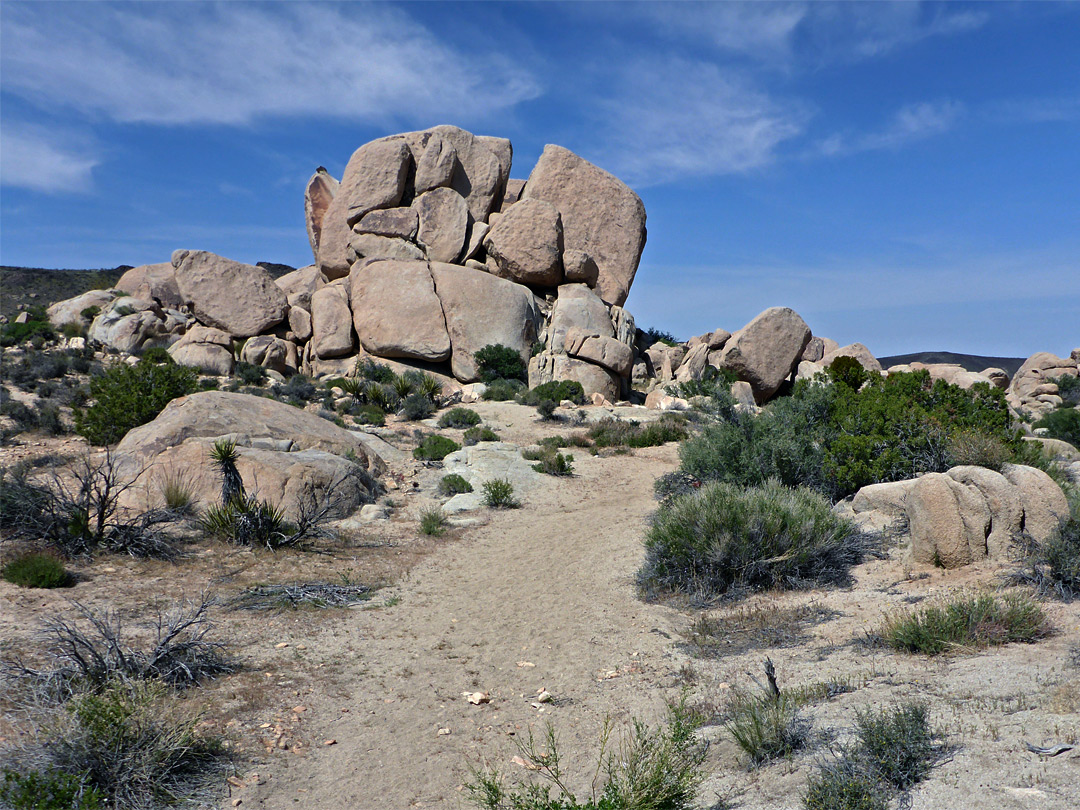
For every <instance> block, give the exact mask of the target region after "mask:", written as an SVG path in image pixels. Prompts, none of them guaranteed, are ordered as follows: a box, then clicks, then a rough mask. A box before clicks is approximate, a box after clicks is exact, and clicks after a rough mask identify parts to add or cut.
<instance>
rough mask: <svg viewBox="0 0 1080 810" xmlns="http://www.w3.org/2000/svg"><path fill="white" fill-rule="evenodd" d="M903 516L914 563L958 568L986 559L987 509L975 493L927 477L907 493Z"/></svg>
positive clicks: (943, 477)
mask: <svg viewBox="0 0 1080 810" xmlns="http://www.w3.org/2000/svg"><path fill="white" fill-rule="evenodd" d="M905 513H906V514H907V519H908V527H909V531H910V533H911V555H912V558H913V559H914V560H915V561H916V562H918V563H923V564H925V565H936V566H940V567H942V568H959V567H960V566H963V565H968V564H969V563H972V562H975V561H976V560H982V559H985V558H986V555H987V550H986V536H987V532H988V528H989V526H990V508H989V507H988V506H987V503H986V500H985V499H984V498H983V497H982V496H981V494H980V493H979V491H978V490H977V489H975V488H973V487H967V486H964V484H962V483H960V482H959V481H956V480H954V479H953V478H951V477H949V476H948V475H946V474H945V473H927V474H926V475H924V476H922V477H921V478H918V479H916V481H915V484H914V485H913V486H912V487H911V489H910V490H909V491H908V494H907V500H906V501H905Z"/></svg>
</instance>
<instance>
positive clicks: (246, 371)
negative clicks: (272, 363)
mask: <svg viewBox="0 0 1080 810" xmlns="http://www.w3.org/2000/svg"><path fill="white" fill-rule="evenodd" d="M234 373H235V374H236V379H238V380H239V381H240V382H241V383H243V384H244V385H254V386H257V387H260V388H261V387H262V386H263V384H264V383H265V382H266V378H267V374H266V369H265V368H263V367H262V366H256V365H254V364H252V363H245V362H244V361H243V360H241V361H240V362H239V363H237V364H236V369H235V371H234Z"/></svg>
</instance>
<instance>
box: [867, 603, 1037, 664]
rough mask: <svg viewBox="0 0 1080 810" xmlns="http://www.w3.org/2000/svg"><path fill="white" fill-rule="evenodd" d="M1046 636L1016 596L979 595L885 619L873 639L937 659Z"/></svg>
mask: <svg viewBox="0 0 1080 810" xmlns="http://www.w3.org/2000/svg"><path fill="white" fill-rule="evenodd" d="M1050 632H1051V628H1050V625H1049V623H1048V622H1047V620H1046V615H1045V614H1044V613H1043V610H1042V608H1041V607H1039V605H1038V603H1037V602H1035V601H1034V600H1033V599H1032V598H1031V597H1029V596H1026V595H1024V594H1020V593H1011V594H1005V595H1003V596H1002V597H1000V598H999V597H996V596H993V595H992V594H980V595H976V596H970V597H960V598H957V599H954V600H952V601H949V602H945V603H943V604H941V605H931V606H929V607H925V608H922V609H920V610H917V611H912V612H906V613H901V614H898V615H894V616H891V617H887V618H886V620H885V622H884V624H883V625H882V627H881V629H880V631H879V636H880V638H881V639H882V641H883V642H884V643H885V644H887V645H888V646H890V647H892V648H893V649H896V650H901V651H903V652H914V653H923V654H925V655H938V654H940V653H943V652H946V651H947V650H952V649H956V648H959V647H990V646H996V645H999V644H1009V643H1012V642H1018V641H1022V642H1026V643H1032V642H1035V641H1038V640H1039V639H1041V638H1045V637H1046V636H1047V635H1049V634H1050Z"/></svg>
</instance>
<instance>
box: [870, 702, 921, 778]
mask: <svg viewBox="0 0 1080 810" xmlns="http://www.w3.org/2000/svg"><path fill="white" fill-rule="evenodd" d="M928 717H929V710H928V709H927V707H926V704H924V703H908V704H906V705H903V706H896V707H894V708H892V709H882V710H880V711H876V712H875V711H873V710H872V709H868V710H866V711H860V712H858V713H857V714H856V717H855V735H856V738H857V743H856V745H855V751H854V754H855V756H856V757H857V758H858V759H860V760H862V761H863V762H865V763H866V764H867V765H868V766H869V768H870V771H871V773H873V774H875V775H877V776H878V777H879V778H880V779H882V780H883V781H885V782H888V783H889V784H890V785H892V786H893V787H895V788H897V789H898V790H907V789H908V788H909V787H911V786H912V785H914V784H915V783H917V782H921V781H922V780H923V779H925V778H926V777H927V776H928V775H929V773H930V769H931V767H933V764H934V759H935V756H936V750H937V749H936V746H935V744H934V732H933V730H932V729H931V728H930V723H929V720H928Z"/></svg>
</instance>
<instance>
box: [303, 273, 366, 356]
mask: <svg viewBox="0 0 1080 810" xmlns="http://www.w3.org/2000/svg"><path fill="white" fill-rule="evenodd" d="M311 343H312V348H313V351H314V352H315V354H316V356H318V357H320V358H322V359H326V358H329V357H343V356H346V355H350V354H353V353H354V352H355V351H356V344H355V342H354V341H353V317H352V308H351V307H350V305H349V284H348V280H347V279H338V280H336V281H334V282H332V283H330V284H327V285H326V286H325V287H323V288H322V289H321V290H318V291H317V292H316V293H315V294H314V295H313V296H311Z"/></svg>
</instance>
